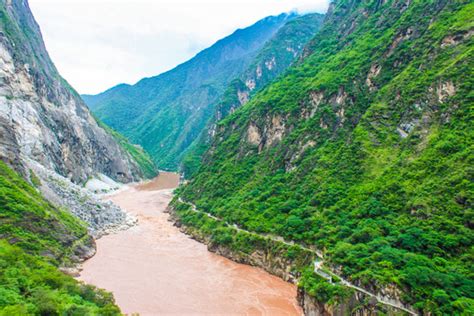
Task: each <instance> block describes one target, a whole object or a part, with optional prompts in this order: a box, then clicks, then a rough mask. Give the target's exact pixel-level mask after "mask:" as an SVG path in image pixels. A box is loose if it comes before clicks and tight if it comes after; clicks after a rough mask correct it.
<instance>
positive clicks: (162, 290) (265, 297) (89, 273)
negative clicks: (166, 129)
mask: <svg viewBox="0 0 474 316" xmlns="http://www.w3.org/2000/svg"><path fill="white" fill-rule="evenodd" d="M177 184H178V175H176V174H173V173H164V172H163V173H161V174H160V176H159V177H157V178H155V179H154V180H153V181H151V182H149V183H144V184H140V185H135V186H130V187H128V188H126V189H124V190H121V191H120V192H118V193H116V194H115V195H112V196H110V197H109V198H110V200H112V201H113V202H114V203H116V204H118V205H120V206H121V207H122V208H124V209H125V210H127V211H128V212H130V213H132V214H134V215H135V216H136V217H137V218H138V225H137V226H135V227H133V228H131V229H128V230H126V231H121V232H118V233H116V234H112V235H108V236H104V237H102V238H101V239H99V240H97V254H96V255H95V256H94V257H92V258H91V259H89V260H88V261H86V262H85V263H84V265H83V271H82V272H81V275H80V277H79V279H81V280H83V281H85V282H86V283H90V284H94V285H96V286H98V287H100V288H104V289H106V290H108V291H111V292H113V293H114V296H115V298H116V301H117V304H118V305H119V306H120V308H121V309H122V312H124V313H126V314H131V313H139V314H140V315H277V316H279V315H301V314H302V311H301V309H300V308H299V306H298V305H297V302H296V287H295V286H294V285H292V284H289V283H287V282H284V281H283V280H281V279H279V278H277V277H275V276H272V275H270V274H268V273H266V272H265V271H263V270H261V269H258V268H254V267H250V266H247V265H242V264H238V263H235V262H233V261H230V260H228V259H226V258H223V257H221V256H218V255H216V254H213V253H211V252H209V251H207V248H206V246H205V245H203V244H201V243H199V242H197V241H195V240H193V239H190V238H189V237H187V236H186V235H185V234H183V233H181V232H180V231H179V230H178V229H177V228H176V227H174V226H173V224H172V223H171V222H169V221H168V216H169V215H168V214H167V213H165V212H164V210H165V209H166V206H167V205H168V203H169V202H170V200H171V198H172V190H173V188H175V187H176V186H177Z"/></svg>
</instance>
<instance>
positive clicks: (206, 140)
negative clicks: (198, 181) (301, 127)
mask: <svg viewBox="0 0 474 316" xmlns="http://www.w3.org/2000/svg"><path fill="white" fill-rule="evenodd" d="M323 19H324V15H322V14H318V13H313V14H306V15H303V16H298V17H295V18H294V19H292V20H290V21H289V22H287V23H286V24H285V25H283V26H282V27H281V28H280V29H279V30H278V32H277V33H276V34H275V35H274V36H273V37H272V38H270V39H269V40H268V41H267V42H266V43H265V45H264V46H263V48H262V49H261V50H260V52H259V53H258V55H257V56H256V57H255V58H254V60H253V61H252V62H251V64H250V66H249V67H248V68H247V69H246V70H245V71H243V72H242V73H241V74H240V75H239V76H238V77H237V78H236V79H234V80H233V81H232V82H231V83H230V84H229V86H228V87H227V89H226V90H225V92H224V94H223V95H222V96H221V97H220V99H219V101H218V102H217V106H216V109H215V113H214V115H213V116H212V117H211V118H210V119H209V120H208V122H207V126H206V128H204V129H203V130H202V131H201V134H200V136H199V137H198V138H197V139H196V140H195V141H194V142H193V143H192V144H191V145H190V146H189V148H188V149H187V150H186V153H185V155H184V157H183V159H182V160H181V165H180V169H181V171H182V172H183V173H184V174H185V176H186V177H188V178H189V177H191V176H192V175H193V174H194V173H195V172H196V171H197V170H198V168H199V165H200V163H201V159H202V156H203V155H204V153H205V152H206V151H207V150H208V149H209V146H210V142H211V136H210V135H211V133H210V130H211V129H212V128H214V127H215V124H216V122H217V121H218V120H221V119H223V118H225V117H226V116H227V115H229V113H231V112H232V111H234V110H235V109H236V108H238V107H240V106H241V105H242V104H243V103H245V102H246V101H245V100H242V99H240V97H239V95H240V96H242V95H247V96H248V97H247V98H248V99H250V98H252V97H253V96H254V95H255V94H256V93H257V92H259V91H261V90H262V89H263V88H264V87H266V86H267V85H268V84H270V83H271V82H272V81H273V80H275V78H277V77H278V76H280V75H281V74H282V73H284V71H285V70H286V69H287V68H288V67H289V66H290V65H291V64H292V63H293V62H294V61H295V60H296V59H297V58H299V57H300V54H301V52H302V50H303V48H304V47H305V45H306V44H307V43H308V41H309V40H310V39H312V38H313V36H314V35H315V34H316V33H317V32H318V30H319V28H320V27H321V25H322V22H323ZM247 82H253V83H254V84H255V86H254V87H253V88H252V89H250V86H247V85H246V83H247Z"/></svg>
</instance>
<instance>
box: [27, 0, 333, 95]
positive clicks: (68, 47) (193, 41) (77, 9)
mask: <svg viewBox="0 0 474 316" xmlns="http://www.w3.org/2000/svg"><path fill="white" fill-rule="evenodd" d="M328 2H329V0H29V3H30V7H31V10H32V11H33V14H34V16H35V18H36V20H37V22H38V24H39V25H40V27H41V31H42V33H43V38H44V41H45V43H46V48H47V49H48V52H49V54H50V56H51V58H52V60H53V62H54V63H55V65H56V67H57V68H58V70H59V72H60V73H61V75H62V76H63V77H64V78H65V79H66V80H67V81H68V82H69V83H70V84H71V85H72V86H73V87H74V88H75V89H76V90H78V91H79V93H81V94H96V93H99V92H102V91H104V90H106V89H108V88H111V87H113V86H115V85H117V84H119V83H129V84H133V83H135V82H137V81H138V80H140V79H141V78H144V77H150V76H155V75H158V74H160V73H162V72H164V71H167V70H170V69H172V68H174V67H175V66H177V65H179V64H181V63H183V62H185V61H186V60H188V59H190V58H192V57H193V56H194V55H196V54H197V53H198V52H199V51H201V50H202V49H204V48H206V47H209V46H211V45H212V44H213V43H215V42H216V41H217V40H219V39H221V38H223V37H225V36H227V35H229V34H231V33H232V32H233V31H235V30H236V29H238V28H243V27H246V26H249V25H251V24H253V23H255V22H256V21H258V20H260V19H262V18H264V17H266V16H269V15H277V14H280V13H282V12H289V11H292V10H295V9H296V10H298V11H299V12H301V13H306V12H320V13H324V12H326V10H327V7H328Z"/></svg>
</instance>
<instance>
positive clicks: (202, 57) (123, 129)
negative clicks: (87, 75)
mask: <svg viewBox="0 0 474 316" xmlns="http://www.w3.org/2000/svg"><path fill="white" fill-rule="evenodd" d="M294 17H295V15H287V14H282V15H279V16H273V17H267V18H265V19H263V20H261V21H259V22H257V23H255V24H254V25H252V26H250V27H247V28H245V29H239V30H237V31H235V32H234V33H233V34H231V35H230V36H228V37H226V38H224V39H222V40H219V41H218V42H217V43H215V44H214V45H212V46H211V47H209V48H207V49H205V50H204V51H202V52H200V53H199V54H197V55H196V56H195V57H194V58H192V59H191V60H189V61H187V62H185V63H184V64H181V65H179V66H178V67H176V68H175V69H172V70H170V71H168V72H166V73H163V74H161V75H159V76H156V77H152V78H145V79H143V80H141V81H139V82H138V83H137V84H135V85H133V86H129V85H119V86H117V87H114V88H112V89H110V90H108V91H106V92H104V93H102V94H99V95H97V96H84V99H85V100H86V102H87V103H88V105H89V106H90V108H91V109H92V111H93V112H94V113H95V114H96V115H97V116H98V117H99V118H100V119H102V120H103V121H104V122H105V123H106V124H108V125H109V126H111V127H112V128H114V129H116V130H117V131H119V132H120V133H122V134H124V135H125V136H127V137H129V138H130V139H131V140H132V141H134V142H136V143H138V144H140V145H142V146H143V148H144V149H145V150H147V151H148V152H149V153H150V155H151V156H152V157H153V159H154V161H155V162H156V163H157V165H158V166H159V167H160V168H168V169H177V167H178V164H179V162H180V161H181V158H182V155H183V153H184V152H185V151H186V150H187V148H188V147H189V146H190V145H191V144H192V142H193V141H194V140H195V139H196V138H197V137H198V136H199V135H200V133H201V131H202V130H203V128H204V127H205V126H206V123H207V121H208V120H209V118H210V117H211V116H212V114H213V113H214V107H215V103H216V102H217V101H218V100H219V98H220V96H222V94H223V93H224V91H225V89H226V88H227V86H228V84H229V82H230V81H231V80H233V79H234V78H236V77H238V76H239V75H240V74H241V73H242V72H243V71H244V70H246V69H247V68H248V67H249V65H250V63H251V62H252V60H253V59H254V58H255V56H256V55H257V54H258V53H259V51H260V49H261V48H262V47H263V46H264V44H265V43H266V42H267V41H268V40H269V39H270V38H272V37H273V36H274V35H275V33H276V32H277V31H278V30H279V29H280V28H281V27H282V26H283V25H284V24H285V23H286V22H288V21H289V20H291V19H293V18H294Z"/></svg>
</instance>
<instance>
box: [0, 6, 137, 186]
mask: <svg viewBox="0 0 474 316" xmlns="http://www.w3.org/2000/svg"><path fill="white" fill-rule="evenodd" d="M0 32H1V33H0V131H1V133H2V134H1V140H2V143H1V145H0V155H1V156H0V158H1V159H2V160H5V161H7V162H9V163H11V164H13V165H15V166H17V167H20V166H21V165H22V161H23V160H24V159H23V158H24V157H28V158H30V159H33V160H35V161H38V162H39V163H41V164H42V165H43V166H45V167H46V168H49V169H51V170H54V171H55V172H57V173H59V174H60V175H62V176H65V177H67V178H69V179H71V180H72V181H73V182H76V183H81V182H85V181H86V180H87V179H88V178H89V177H92V176H94V175H95V174H96V173H103V174H106V175H108V176H109V177H111V178H113V179H115V180H117V181H121V182H129V181H132V180H136V179H139V178H140V177H141V175H142V173H141V171H140V169H139V167H138V165H137V163H136V162H134V161H133V159H132V158H131V157H130V156H129V155H128V154H127V153H126V152H125V151H124V150H123V149H122V148H121V147H120V146H119V145H118V144H117V143H116V141H115V140H114V138H113V137H111V136H110V135H109V134H108V133H107V132H106V131H105V130H104V129H103V128H101V127H99V126H98V124H97V122H96V121H95V119H94V118H93V117H92V115H91V114H90V113H89V110H88V109H87V107H86V106H85V104H84V103H83V102H82V101H81V98H80V97H79V96H78V94H77V93H76V92H75V91H74V90H73V89H72V88H71V87H70V86H69V85H68V84H67V82H66V81H65V80H64V79H63V78H62V77H61V76H60V75H59V74H58V72H57V70H56V68H55V67H54V65H53V63H52V62H51V60H50V58H49V56H48V53H47V51H46V49H45V46H44V43H43V41H42V37H41V32H40V29H39V27H38V25H37V24H36V22H35V20H34V18H33V16H32V14H31V11H30V9H29V7H28V2H27V1H19V0H17V1H10V0H2V1H1V2H0ZM20 168H21V167H20Z"/></svg>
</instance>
